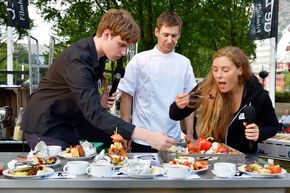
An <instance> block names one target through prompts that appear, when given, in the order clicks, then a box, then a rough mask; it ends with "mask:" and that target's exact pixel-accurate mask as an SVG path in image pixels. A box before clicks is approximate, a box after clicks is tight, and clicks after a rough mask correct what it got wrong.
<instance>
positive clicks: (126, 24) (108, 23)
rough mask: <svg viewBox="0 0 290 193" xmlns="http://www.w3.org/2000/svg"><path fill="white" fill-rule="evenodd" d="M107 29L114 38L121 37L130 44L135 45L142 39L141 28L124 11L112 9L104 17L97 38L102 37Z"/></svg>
mask: <svg viewBox="0 0 290 193" xmlns="http://www.w3.org/2000/svg"><path fill="white" fill-rule="evenodd" d="M105 29H109V30H110V31H111V36H112V37H114V36H118V35H120V36H121V39H122V40H124V41H126V42H127V43H129V44H131V43H133V44H135V43H136V42H138V40H139V39H140V28H139V26H138V25H137V23H136V22H135V21H134V19H133V17H132V15H131V14H130V13H129V12H128V11H125V10H124V9H110V10H108V11H107V12H106V13H105V14H104V15H103V17H102V19H101V21H100V23H99V25H98V29H97V37H101V36H102V34H103V32H104V30H105Z"/></svg>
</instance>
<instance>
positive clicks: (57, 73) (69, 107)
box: [21, 36, 135, 145]
mask: <svg viewBox="0 0 290 193" xmlns="http://www.w3.org/2000/svg"><path fill="white" fill-rule="evenodd" d="M105 62H106V57H101V58H100V60H98V57H97V51H96V47H95V44H94V41H93V36H91V37H88V38H85V39H82V40H80V41H78V42H76V43H74V44H72V45H71V46H70V47H68V48H67V49H65V50H64V51H63V52H62V53H61V54H60V55H59V56H58V57H57V58H56V60H55V61H54V62H53V64H52V65H51V67H50V68H49V69H48V71H47V73H46V75H45V76H44V78H43V79H42V80H41V81H40V83H39V86H38V88H37V90H36V91H35V92H34V93H33V94H32V95H31V97H30V100H29V102H28V105H27V108H26V110H25V113H24V117H23V121H22V125H21V129H22V130H23V131H25V132H29V133H38V134H39V135H44V136H51V137H55V138H60V139H63V140H65V141H67V142H69V143H70V144H72V145H74V144H76V143H78V141H79V139H78V137H79V136H78V131H79V130H80V129H81V128H80V127H81V125H83V123H84V122H85V121H88V122H89V123H90V124H91V125H93V126H94V127H95V129H96V132H97V128H99V129H101V130H103V131H105V132H106V133H108V134H113V131H114V130H115V129H116V127H118V133H120V134H121V135H122V136H123V137H124V138H125V139H130V137H131V134H132V132H133V130H134V127H135V126H134V125H132V124H129V123H127V122H125V121H123V120H121V119H119V118H118V117H115V116H113V115H111V114H110V113H108V112H107V111H106V110H105V109H104V108H103V107H102V106H101V103H100V95H99V92H98V86H97V82H98V80H99V79H100V78H101V76H102V74H103V72H104V68H105Z"/></svg>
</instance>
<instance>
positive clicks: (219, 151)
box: [215, 145, 229, 153]
mask: <svg viewBox="0 0 290 193" xmlns="http://www.w3.org/2000/svg"><path fill="white" fill-rule="evenodd" d="M226 152H227V153H229V152H228V149H227V147H226V146H224V145H221V146H219V147H218V148H217V150H216V151H215V153H226Z"/></svg>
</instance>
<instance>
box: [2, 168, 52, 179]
mask: <svg viewBox="0 0 290 193" xmlns="http://www.w3.org/2000/svg"><path fill="white" fill-rule="evenodd" d="M8 171H9V169H7V170H4V171H3V175H4V176H6V177H8V178H15V179H33V178H39V177H42V176H47V175H49V174H52V173H53V172H54V170H53V169H52V168H46V171H47V172H46V173H45V174H41V175H32V176H15V175H12V174H9V173H8Z"/></svg>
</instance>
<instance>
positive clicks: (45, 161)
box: [32, 157, 61, 167]
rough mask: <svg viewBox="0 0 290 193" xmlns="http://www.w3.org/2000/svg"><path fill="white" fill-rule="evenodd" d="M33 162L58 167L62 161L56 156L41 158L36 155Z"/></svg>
mask: <svg viewBox="0 0 290 193" xmlns="http://www.w3.org/2000/svg"><path fill="white" fill-rule="evenodd" d="M32 161H33V163H35V164H37V163H40V164H41V165H45V166H46V167H56V166H59V165H60V163H61V161H60V160H59V159H57V158H56V157H49V158H40V157H36V158H33V160H32Z"/></svg>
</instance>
